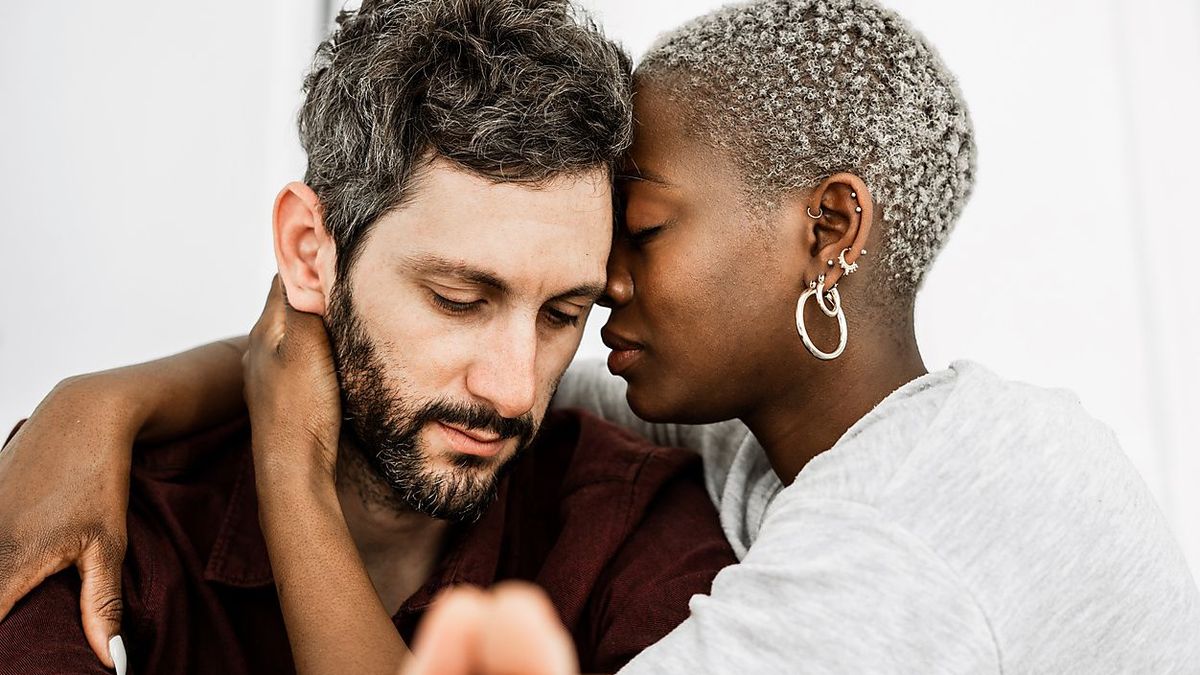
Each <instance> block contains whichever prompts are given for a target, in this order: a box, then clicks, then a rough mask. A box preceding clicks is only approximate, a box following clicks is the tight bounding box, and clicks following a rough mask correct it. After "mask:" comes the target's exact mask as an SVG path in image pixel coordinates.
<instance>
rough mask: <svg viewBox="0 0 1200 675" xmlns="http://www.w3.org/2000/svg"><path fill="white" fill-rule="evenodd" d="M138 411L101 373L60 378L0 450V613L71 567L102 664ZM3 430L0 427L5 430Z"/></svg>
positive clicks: (117, 605)
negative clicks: (75, 570)
mask: <svg viewBox="0 0 1200 675" xmlns="http://www.w3.org/2000/svg"><path fill="white" fill-rule="evenodd" d="M140 427H141V421H140V418H138V417H137V416H136V415H135V414H134V413H132V412H131V411H130V409H129V408H128V407H127V406H126V405H124V403H123V402H122V401H121V400H120V399H119V397H117V396H115V390H114V389H113V387H111V386H108V383H107V382H106V380H105V376H104V375H103V374H101V375H96V376H85V377H79V378H74V379H70V380H65V381H64V382H63V383H62V384H60V385H59V386H58V387H56V388H55V389H54V391H53V392H51V394H50V395H49V396H47V397H46V400H44V401H42V403H41V405H39V406H38V408H37V410H35V411H34V413H33V415H31V416H30V417H29V420H28V421H27V422H25V424H24V425H23V426H22V427H21V429H20V431H18V432H17V434H16V435H15V436H14V437H13V438H12V440H11V441H9V443H8V445H7V446H5V448H4V450H3V451H2V452H0V618H3V617H4V616H6V615H7V614H8V612H9V611H11V610H12V608H13V605H14V604H16V602H17V601H18V600H20V599H21V598H22V597H24V596H25V595H26V594H28V593H29V592H30V591H32V590H33V589H34V588H36V587H37V586H38V584H40V583H41V582H42V581H43V580H44V579H46V577H49V576H50V575H52V574H55V573H56V572H59V571H61V570H64V569H66V568H68V567H70V566H71V565H75V567H77V568H78V569H79V576H80V578H81V579H82V581H83V586H82V589H81V591H80V598H79V601H80V607H81V609H82V614H83V629H84V633H85V634H86V635H87V639H88V644H90V645H91V647H92V650H93V651H94V652H95V653H96V655H97V656H98V657H99V658H100V660H101V661H102V662H103V663H104V664H105V665H106V666H108V667H109V668H112V667H113V660H112V657H111V656H110V655H109V641H110V640H111V639H112V638H113V637H114V636H116V635H118V633H119V632H120V630H121V561H122V560H123V559H124V557H125V514H126V511H127V509H128V503H129V468H130V457H131V447H132V445H133V441H134V437H135V435H136V434H137V430H138V429H139V428H140ZM6 432H7V430H5V432H0V433H6Z"/></svg>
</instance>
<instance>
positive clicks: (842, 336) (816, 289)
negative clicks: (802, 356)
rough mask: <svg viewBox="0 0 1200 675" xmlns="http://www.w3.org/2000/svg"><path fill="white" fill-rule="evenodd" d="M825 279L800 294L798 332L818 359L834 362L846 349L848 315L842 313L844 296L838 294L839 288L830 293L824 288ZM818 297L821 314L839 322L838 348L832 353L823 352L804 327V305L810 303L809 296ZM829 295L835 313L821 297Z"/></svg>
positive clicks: (814, 283) (813, 283)
mask: <svg viewBox="0 0 1200 675" xmlns="http://www.w3.org/2000/svg"><path fill="white" fill-rule="evenodd" d="M824 280H825V277H824V276H822V277H821V282H822V283H820V284H818V283H817V282H816V281H814V282H811V283H810V284H809V285H808V290H806V291H804V292H803V293H801V294H800V300H799V301H797V302H796V332H798V333H800V340H801V341H803V342H804V347H805V348H806V349H808V351H809V352H810V353H811V354H812V355H813V356H815V357H817V358H818V359H821V360H822V361H832V360H833V359H836V358H837V357H839V356H841V355H842V352H843V351H845V349H846V337H847V332H846V313H845V312H844V311H842V296H841V294H840V293H839V292H838V289H837V287H836V286H835V287H833V288H831V289H829V290H828V291H826V290H825V286H824ZM813 295H815V296H817V305H818V306H819V307H820V308H821V312H822V313H823V314H825V315H827V316H829V317H835V316H836V317H837V322H838V346H837V349H835V350H833V351H832V352H823V351H821V350H820V349H819V348H818V347H817V346H816V345H815V344H813V341H812V338H810V337H809V336H808V329H807V328H805V326H804V305H805V304H806V303H807V302H808V298H809V296H813ZM823 295H828V297H829V299H830V300H831V301H832V302H833V308H832V310H833V313H832V314H830V313H829V308H827V307H826V306H825V302H824V300H823V299H822V297H821V296H823Z"/></svg>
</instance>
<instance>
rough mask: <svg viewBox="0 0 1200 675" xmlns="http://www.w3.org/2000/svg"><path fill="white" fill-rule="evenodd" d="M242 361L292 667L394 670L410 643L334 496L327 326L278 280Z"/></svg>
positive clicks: (333, 385)
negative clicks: (293, 303)
mask: <svg viewBox="0 0 1200 675" xmlns="http://www.w3.org/2000/svg"><path fill="white" fill-rule="evenodd" d="M245 367H246V378H245V379H246V388H245V394H246V402H247V404H248V406H249V409H250V428H251V437H252V444H253V447H254V470H255V482H256V487H257V489H258V501H259V520H260V521H261V523H262V528H263V534H264V536H265V538H266V542H267V551H268V553H269V555H270V558H271V569H272V571H273V573H274V576H275V585H276V589H277V591H278V593H279V602H280V605H281V607H282V610H283V618H284V622H285V623H286V624H287V632H288V640H289V642H290V643H291V646H292V656H293V658H294V661H295V664H296V671H297V672H298V673H389V674H394V673H397V672H399V669H400V668H401V666H402V665H403V664H404V663H405V662H406V661H407V660H408V657H409V652H408V647H407V646H406V645H405V644H404V640H403V639H402V638H401V637H400V634H399V633H397V632H396V628H395V626H394V625H393V624H392V621H391V617H390V616H388V613H387V611H386V610H385V609H384V607H383V604H382V602H381V601H380V599H379V595H378V593H376V591H375V587H374V586H373V585H372V584H371V580H370V577H369V576H368V574H367V570H366V568H365V567H364V565H363V563H362V559H361V558H360V557H359V555H358V548H357V546H356V545H355V543H354V540H353V538H352V537H351V536H350V531H349V529H348V528H347V527H346V521H345V519H344V517H343V516H342V510H341V505H340V504H339V502H338V496H337V491H336V488H335V483H334V469H335V466H336V459H337V452H338V440H339V436H340V424H341V399H340V393H339V389H338V383H337V377H336V374H335V371H334V365H333V357H332V355H331V353H330V348H329V343H328V339H327V336H326V333H325V327H324V324H323V323H322V322H321V320H320V319H319V318H318V317H316V316H314V315H311V314H305V313H302V312H297V311H295V310H294V309H292V308H291V307H289V306H288V305H287V302H286V300H285V299H284V297H283V292H282V290H281V288H280V286H279V284H278V283H277V284H275V285H274V286H273V287H272V290H271V293H270V296H269V297H268V300H267V306H266V308H265V309H264V310H263V315H262V317H261V318H260V319H259V322H258V324H257V325H256V326H255V327H254V330H253V331H252V332H251V334H250V348H249V351H248V352H247V354H246V360H245Z"/></svg>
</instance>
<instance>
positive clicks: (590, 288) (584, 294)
mask: <svg viewBox="0 0 1200 675" xmlns="http://www.w3.org/2000/svg"><path fill="white" fill-rule="evenodd" d="M604 288H605V286H604V284H603V283H594V284H580V285H578V286H576V287H575V288H572V289H571V290H569V291H566V292H565V293H559V294H558V295H556V296H554V299H555V300H566V299H567V298H583V299H585V300H587V301H588V302H595V301H597V300H599V299H600V296H602V295H604Z"/></svg>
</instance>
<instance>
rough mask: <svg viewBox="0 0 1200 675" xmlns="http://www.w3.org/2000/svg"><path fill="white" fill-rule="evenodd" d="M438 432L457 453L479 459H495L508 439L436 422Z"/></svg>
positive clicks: (493, 433) (487, 432) (488, 432)
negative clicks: (474, 456)
mask: <svg viewBox="0 0 1200 675" xmlns="http://www.w3.org/2000/svg"><path fill="white" fill-rule="evenodd" d="M436 424H437V427H438V430H439V431H441V432H442V435H443V436H445V437H446V440H447V441H448V442H449V443H450V447H451V448H453V449H454V451H455V452H460V453H462V454H464V455H476V456H478V457H495V456H496V455H497V454H499V453H500V450H501V449H502V448H503V447H504V442H505V441H506V440H508V439H507V438H505V437H503V436H500V435H499V434H496V433H495V432H490V431H484V430H482V429H469V428H467V427H460V426H458V425H455V424H449V423H447V422H441V421H438V422H436Z"/></svg>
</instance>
